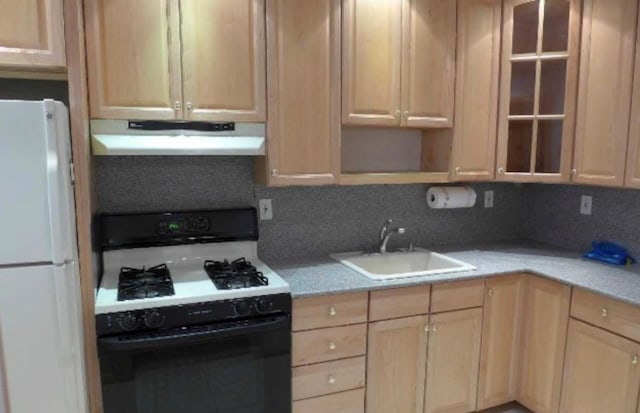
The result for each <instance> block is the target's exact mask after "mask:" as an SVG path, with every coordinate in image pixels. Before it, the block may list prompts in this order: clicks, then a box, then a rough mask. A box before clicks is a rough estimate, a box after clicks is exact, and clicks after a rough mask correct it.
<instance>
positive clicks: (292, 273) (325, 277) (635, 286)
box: [267, 241, 640, 306]
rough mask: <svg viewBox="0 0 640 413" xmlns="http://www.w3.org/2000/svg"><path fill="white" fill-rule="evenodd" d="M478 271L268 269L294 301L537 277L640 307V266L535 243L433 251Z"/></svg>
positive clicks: (292, 265)
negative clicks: (415, 273)
mask: <svg viewBox="0 0 640 413" xmlns="http://www.w3.org/2000/svg"><path fill="white" fill-rule="evenodd" d="M427 249H430V250H432V251H436V252H441V253H445V254H447V255H448V256H450V257H453V258H456V259H458V260H461V261H464V262H467V263H469V264H472V265H473V266H475V267H476V270H474V271H465V272H457V273H449V274H441V275H432V276H423V277H411V278H403V279H396V280H387V281H373V280H370V279H368V278H366V277H365V276H364V275H361V274H359V273H358V272H356V271H354V270H352V269H350V268H348V267H346V266H344V265H342V264H340V263H339V262H338V261H336V260H334V259H333V258H331V257H328V256H324V257H308V258H297V259H288V260H281V261H272V262H268V263H267V264H268V265H269V266H270V267H271V268H272V269H273V270H274V271H276V272H277V273H278V274H279V275H280V276H281V277H282V278H284V279H285V280H286V281H287V282H288V283H289V285H290V287H291V294H292V296H293V297H294V298H303V297H311V296H316V295H326V294H339V293H347V292H357V291H370V290H379V289H385V288H396V287H408V286H413V285H420V284H436V283H443V282H452V281H461V280H470V279H474V278H484V277H488V276H498V275H505V274H513V273H519V272H528V273H533V274H536V275H539V276H542V277H546V278H549V279H552V280H556V281H560V282H563V283H566V284H569V285H572V286H575V287H580V288H584V289H586V290H590V291H593V292H596V293H599V294H602V295H605V296H608V297H611V298H614V299H616V300H620V301H624V302H626V303H629V304H633V305H638V306H640V266H639V265H637V264H636V265H633V266H632V267H618V266H614V265H608V264H601V263H598V262H595V261H590V260H586V259H584V258H581V255H580V254H579V253H576V252H570V251H563V250H561V249H558V248H554V247H550V246H547V245H544V244H539V243H535V242H530V241H514V242H502V243H493V244H484V245H466V246H448V247H433V248H428V247H427Z"/></svg>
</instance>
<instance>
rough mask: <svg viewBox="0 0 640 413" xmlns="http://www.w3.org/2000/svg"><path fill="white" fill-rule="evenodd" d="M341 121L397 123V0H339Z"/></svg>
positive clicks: (399, 48) (399, 49)
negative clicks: (340, 18) (340, 25)
mask: <svg viewBox="0 0 640 413" xmlns="http://www.w3.org/2000/svg"><path fill="white" fill-rule="evenodd" d="M342 16H343V24H342V27H343V37H342V46H343V48H342V53H343V54H342V70H343V72H342V82H343V84H342V96H343V101H342V110H343V113H342V123H343V124H346V125H374V126H397V125H400V103H401V102H400V76H401V73H400V68H401V60H402V29H401V26H402V0H344V1H343V14H342Z"/></svg>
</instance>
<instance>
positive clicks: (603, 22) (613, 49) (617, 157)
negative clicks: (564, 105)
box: [573, 0, 638, 186]
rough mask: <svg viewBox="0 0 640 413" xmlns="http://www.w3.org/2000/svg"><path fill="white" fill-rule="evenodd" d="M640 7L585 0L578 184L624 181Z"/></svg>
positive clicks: (628, 1) (631, 1)
mask: <svg viewBox="0 0 640 413" xmlns="http://www.w3.org/2000/svg"><path fill="white" fill-rule="evenodd" d="M637 8H638V4H637V1H635V0H585V2H584V17H583V27H582V38H583V41H582V53H581V58H580V88H579V90H580V92H579V96H578V121H577V129H576V143H575V155H574V171H573V172H574V177H573V180H574V182H577V183H582V184H596V185H608V186H622V185H623V183H624V172H625V159H626V153H627V136H628V131H629V112H630V105H631V87H632V76H633V59H634V50H635V39H636V18H637Z"/></svg>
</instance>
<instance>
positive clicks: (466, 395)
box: [417, 308, 482, 413]
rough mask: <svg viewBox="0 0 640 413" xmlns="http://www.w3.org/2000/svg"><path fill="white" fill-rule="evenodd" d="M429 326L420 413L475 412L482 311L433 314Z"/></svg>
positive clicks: (470, 310) (479, 309) (473, 309)
mask: <svg viewBox="0 0 640 413" xmlns="http://www.w3.org/2000/svg"><path fill="white" fill-rule="evenodd" d="M429 324H430V328H429V330H430V331H429V345H428V349H429V350H428V352H427V354H428V355H427V382H426V390H425V398H424V413H465V412H472V411H475V410H476V392H477V386H478V364H479V360H480V337H481V333H482V309H481V308H472V309H469V310H462V311H452V312H448V313H441V314H434V315H431V317H430V320H429ZM417 386H420V383H418V384H417Z"/></svg>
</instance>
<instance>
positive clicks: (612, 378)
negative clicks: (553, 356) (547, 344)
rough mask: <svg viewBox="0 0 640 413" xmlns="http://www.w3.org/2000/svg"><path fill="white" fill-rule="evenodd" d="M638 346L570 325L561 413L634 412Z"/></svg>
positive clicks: (639, 373) (639, 369) (582, 325)
mask: <svg viewBox="0 0 640 413" xmlns="http://www.w3.org/2000/svg"><path fill="white" fill-rule="evenodd" d="M638 355H640V344H638V343H634V342H633V341H630V340H627V339H624V338H622V337H620V336H616V335H614V334H611V333H608V332H606V331H604V330H601V329H599V328H596V327H592V326H590V325H588V324H585V323H583V322H581V321H576V320H571V321H570V322H569V336H568V339H567V355H566V359H565V370H564V380H563V384H562V402H561V404H560V412H562V413H601V412H616V413H635V412H636V406H637V403H638V393H639V391H640V365H638Z"/></svg>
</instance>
